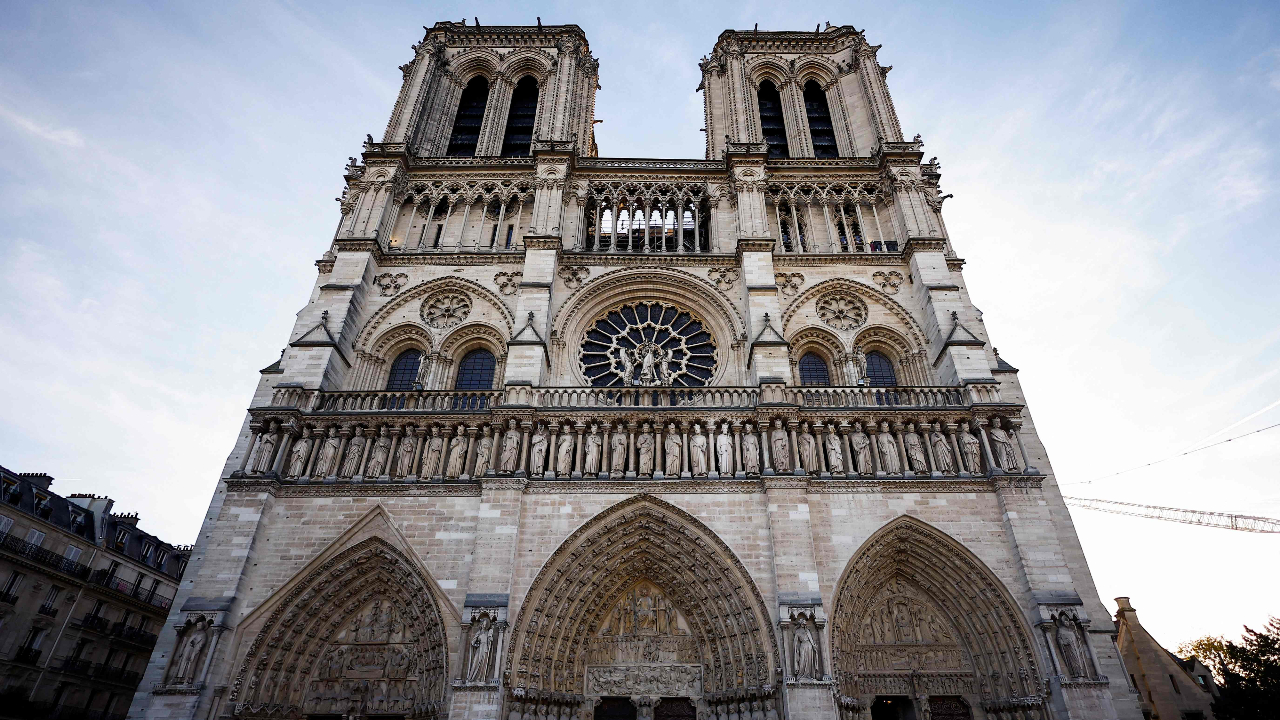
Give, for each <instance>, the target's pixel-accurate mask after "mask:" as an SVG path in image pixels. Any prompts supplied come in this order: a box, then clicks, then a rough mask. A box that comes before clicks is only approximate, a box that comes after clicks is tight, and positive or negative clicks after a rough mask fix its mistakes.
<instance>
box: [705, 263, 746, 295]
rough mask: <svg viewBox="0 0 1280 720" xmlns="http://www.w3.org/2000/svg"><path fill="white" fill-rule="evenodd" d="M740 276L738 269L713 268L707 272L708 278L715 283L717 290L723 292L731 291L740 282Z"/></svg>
mask: <svg viewBox="0 0 1280 720" xmlns="http://www.w3.org/2000/svg"><path fill="white" fill-rule="evenodd" d="M740 274H741V273H740V271H739V270H738V268H736V267H713V268H711V269H709V270H707V278H708V279H709V280H711V282H713V283H715V285H716V289H717V290H719V291H721V292H727V291H728V290H730V289H731V288H732V287H733V285H734V283H736V282H738V277H739V275H740Z"/></svg>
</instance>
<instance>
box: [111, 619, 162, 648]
mask: <svg viewBox="0 0 1280 720" xmlns="http://www.w3.org/2000/svg"><path fill="white" fill-rule="evenodd" d="M111 635H112V636H113V637H118V638H120V639H121V640H127V641H129V642H133V643H137V644H139V645H146V646H148V647H150V646H151V645H155V644H156V634H155V633H150V632H147V631H146V630H139V629H138V628H136V627H133V626H131V625H128V624H126V623H123V622H118V623H116V624H115V625H112V626H111Z"/></svg>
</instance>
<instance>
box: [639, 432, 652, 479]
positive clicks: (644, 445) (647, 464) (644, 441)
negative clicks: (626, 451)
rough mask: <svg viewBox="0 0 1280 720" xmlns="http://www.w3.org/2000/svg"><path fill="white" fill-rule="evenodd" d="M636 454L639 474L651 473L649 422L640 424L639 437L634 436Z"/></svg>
mask: <svg viewBox="0 0 1280 720" xmlns="http://www.w3.org/2000/svg"><path fill="white" fill-rule="evenodd" d="M636 454H637V455H638V456H639V460H640V462H639V473H640V475H645V476H647V475H652V474H653V431H652V428H651V426H650V425H649V423H645V424H643V425H641V426H640V437H638V438H636Z"/></svg>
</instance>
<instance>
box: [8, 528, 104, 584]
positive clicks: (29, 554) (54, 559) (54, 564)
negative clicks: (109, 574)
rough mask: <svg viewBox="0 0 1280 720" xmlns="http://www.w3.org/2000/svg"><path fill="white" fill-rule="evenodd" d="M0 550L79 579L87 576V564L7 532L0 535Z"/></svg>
mask: <svg viewBox="0 0 1280 720" xmlns="http://www.w3.org/2000/svg"><path fill="white" fill-rule="evenodd" d="M0 550H4V551H6V552H10V553H13V554H14V555H19V556H21V557H24V558H26V559H28V560H30V561H32V562H35V563H38V564H40V565H44V566H45V567H48V568H52V569H54V570H57V571H58V572H61V573H64V574H67V575H70V576H72V577H74V578H78V579H80V580H83V579H85V578H87V577H89V567H88V566H87V565H81V564H80V563H78V562H75V561H73V560H68V559H66V558H64V557H63V556H61V555H59V554H58V553H56V552H53V551H51V550H45V549H44V548H42V547H40V546H39V545H35V544H32V543H29V542H27V541H25V540H22V539H20V538H18V537H15V536H13V535H10V534H8V533H5V534H4V535H0Z"/></svg>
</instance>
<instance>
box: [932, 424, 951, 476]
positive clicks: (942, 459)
mask: <svg viewBox="0 0 1280 720" xmlns="http://www.w3.org/2000/svg"><path fill="white" fill-rule="evenodd" d="M935 427H936V426H935ZM929 442H930V443H931V444H932V445H933V459H934V461H935V462H937V463H938V472H940V473H942V474H943V475H955V474H956V459H955V457H954V456H952V454H951V443H949V442H947V436H946V435H943V434H942V433H941V432H940V431H938V430H937V429H935V430H933V431H932V432H930V433H929Z"/></svg>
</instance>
